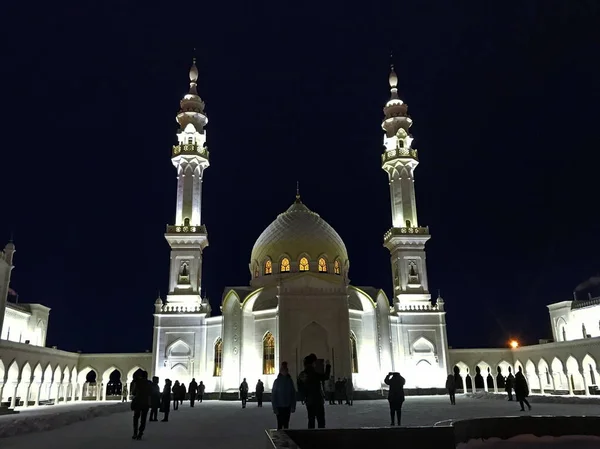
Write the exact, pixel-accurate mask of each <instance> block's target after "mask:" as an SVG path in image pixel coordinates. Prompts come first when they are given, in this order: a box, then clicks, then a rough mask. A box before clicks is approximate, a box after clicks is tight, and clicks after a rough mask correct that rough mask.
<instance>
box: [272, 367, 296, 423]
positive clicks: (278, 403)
mask: <svg viewBox="0 0 600 449" xmlns="http://www.w3.org/2000/svg"><path fill="white" fill-rule="evenodd" d="M271 405H272V406H273V413H275V415H276V416H277V430H281V429H287V428H289V426H290V415H291V414H292V413H294V412H295V411H296V388H294V381H293V380H292V376H290V373H289V371H288V364H287V362H282V363H281V367H280V369H279V375H278V376H277V379H275V382H273V388H272V389H271Z"/></svg>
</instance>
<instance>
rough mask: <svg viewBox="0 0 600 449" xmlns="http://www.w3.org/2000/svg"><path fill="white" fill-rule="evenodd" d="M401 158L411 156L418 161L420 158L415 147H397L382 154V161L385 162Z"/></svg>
mask: <svg viewBox="0 0 600 449" xmlns="http://www.w3.org/2000/svg"><path fill="white" fill-rule="evenodd" d="M399 158H411V159H415V160H417V161H418V160H419V158H418V155H417V150H415V149H413V148H396V149H395V150H386V151H385V152H384V153H383V154H382V155H381V163H382V164H385V163H386V162H389V161H391V160H393V159H399Z"/></svg>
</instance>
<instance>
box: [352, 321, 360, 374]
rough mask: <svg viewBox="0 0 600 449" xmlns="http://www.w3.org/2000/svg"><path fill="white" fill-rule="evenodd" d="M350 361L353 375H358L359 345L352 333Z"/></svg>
mask: <svg viewBox="0 0 600 449" xmlns="http://www.w3.org/2000/svg"><path fill="white" fill-rule="evenodd" d="M350 356H351V358H350V360H351V362H352V374H356V373H358V345H357V340H356V335H355V334H354V332H352V331H350Z"/></svg>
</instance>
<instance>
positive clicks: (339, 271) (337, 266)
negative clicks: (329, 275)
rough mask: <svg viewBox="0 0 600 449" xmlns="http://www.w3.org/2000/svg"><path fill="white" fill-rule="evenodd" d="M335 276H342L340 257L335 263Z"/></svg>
mask: <svg viewBox="0 0 600 449" xmlns="http://www.w3.org/2000/svg"><path fill="white" fill-rule="evenodd" d="M333 274H337V275H340V274H342V264H341V263H340V258H339V257H336V259H335V260H334V261H333Z"/></svg>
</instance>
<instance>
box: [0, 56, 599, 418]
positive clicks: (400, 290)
mask: <svg viewBox="0 0 600 449" xmlns="http://www.w3.org/2000/svg"><path fill="white" fill-rule="evenodd" d="M189 78H190V85H189V91H188V93H187V94H186V95H184V97H183V98H182V100H181V102H180V110H179V113H178V114H177V122H178V123H179V130H178V132H177V140H178V141H177V144H176V145H174V146H173V149H172V157H171V160H172V163H173V165H174V167H175V169H176V171H177V176H178V183H177V192H176V214H175V219H174V222H173V224H171V225H168V226H167V227H166V233H165V238H166V240H167V242H168V244H169V245H170V247H171V264H170V269H169V292H168V295H167V296H166V298H164V299H163V298H158V299H157V300H156V301H155V304H154V329H153V349H152V352H147V353H139V354H82V353H72V352H66V351H61V350H59V349H57V348H56V347H54V348H47V347H46V346H45V344H46V332H47V328H48V321H49V313H50V309H49V308H47V307H45V306H43V305H40V304H28V303H25V304H24V303H13V302H8V300H7V298H8V296H9V290H10V289H9V285H10V275H11V271H12V269H13V268H14V267H13V257H14V252H15V246H14V244H13V243H12V242H11V243H9V244H8V245H6V247H5V249H4V251H3V252H2V253H1V255H0V404H1V405H4V406H10V407H14V406H16V405H18V404H22V405H24V406H27V405H32V404H39V403H43V402H48V401H50V402H54V403H58V402H64V401H81V400H86V399H104V400H110V399H111V398H116V397H117V396H119V394H120V386H119V387H117V384H119V385H120V383H121V382H122V383H123V384H127V383H129V382H130V381H131V380H132V378H133V375H134V373H135V371H137V370H138V369H143V370H146V371H148V372H149V373H151V374H152V375H156V376H159V378H160V381H161V382H162V381H164V379H166V378H169V379H171V380H173V381H175V380H179V381H180V382H184V383H186V384H187V383H189V382H190V381H191V379H192V378H195V379H196V380H197V381H200V380H202V381H203V382H204V384H205V386H206V392H207V393H217V394H221V393H227V392H237V391H238V387H239V385H240V383H241V381H242V379H243V378H246V379H247V380H248V382H249V384H250V385H254V384H255V383H256V382H257V380H258V379H261V380H262V381H263V382H264V385H265V388H266V390H267V391H269V390H270V388H271V385H272V383H273V381H274V379H275V376H276V375H277V371H278V366H279V364H280V363H281V362H283V361H286V362H288V365H289V367H290V371H291V373H292V374H297V373H299V372H300V371H301V370H302V359H303V358H304V356H306V355H307V354H310V353H314V354H316V355H317V357H318V358H319V360H320V363H325V361H327V360H329V361H330V362H331V364H332V370H333V373H332V374H333V376H334V377H335V378H347V379H349V380H351V381H352V383H353V384H354V388H355V390H357V391H370V392H375V391H381V389H382V388H383V379H384V377H385V376H386V374H387V373H388V372H390V371H399V372H401V373H402V374H403V376H404V377H405V378H406V381H407V383H406V388H407V391H408V393H409V394H410V392H411V391H413V392H416V391H417V389H426V390H428V391H430V392H435V391H436V390H435V389H441V388H443V387H444V385H445V380H446V377H447V375H448V374H449V373H452V372H454V373H456V374H457V375H459V376H460V378H461V380H462V387H463V391H476V390H485V391H498V390H499V389H502V387H503V383H504V380H503V379H504V377H505V376H507V375H508V374H509V372H510V371H513V370H517V369H519V368H522V369H523V370H524V372H525V373H526V376H527V379H528V381H529V383H530V389H531V390H532V391H534V392H540V393H554V394H561V393H562V394H585V395H589V394H592V393H595V392H596V391H597V385H598V379H599V374H598V367H597V363H596V361H597V360H598V357H600V297H599V298H593V297H592V296H589V297H588V298H586V299H584V300H578V299H574V300H572V301H563V302H559V303H556V304H552V305H549V306H548V308H549V312H550V319H551V323H552V330H553V337H554V341H553V342H541V343H540V344H539V345H532V346H524V347H515V348H499V349H450V348H449V346H448V339H447V335H446V317H445V304H444V301H443V300H442V298H441V297H439V296H438V298H437V299H436V300H435V301H434V302H432V299H431V295H430V292H429V287H428V279H427V266H426V258H425V245H426V243H427V241H428V240H429V238H430V237H431V236H430V234H429V229H428V227H426V226H422V225H420V224H419V221H418V215H417V209H416V199H415V190H414V189H415V179H414V176H415V169H416V167H417V166H418V164H419V159H418V153H417V150H416V149H414V148H413V137H412V135H411V134H410V127H411V125H412V120H411V118H410V117H409V116H408V108H407V105H406V104H405V103H404V102H403V101H402V100H401V99H400V98H399V96H398V89H397V82H398V80H397V77H396V74H395V73H394V70H393V68H392V71H391V74H390V77H389V83H390V88H391V95H390V99H389V100H388V102H387V103H386V104H385V106H384V120H383V123H382V128H383V131H384V137H383V144H384V150H383V154H382V156H381V163H382V169H383V170H384V171H385V172H386V173H387V174H388V178H389V184H390V200H391V204H390V206H391V218H392V220H391V221H392V227H391V228H390V229H389V230H388V231H387V232H386V233H385V234H384V237H383V244H384V246H385V247H386V248H387V249H388V250H389V251H390V262H391V268H392V270H391V273H392V279H391V281H392V283H393V287H394V290H393V297H392V298H388V297H387V296H386V294H385V293H384V292H383V290H382V289H381V288H380V287H371V286H354V285H352V284H351V282H350V278H349V272H350V258H349V255H348V253H347V250H346V245H345V244H344V241H343V240H342V238H341V237H340V235H339V234H338V233H337V232H336V231H335V230H334V229H333V228H332V227H331V226H330V225H329V224H328V223H327V222H326V221H325V220H324V219H323V218H322V217H321V216H320V215H319V214H318V213H316V212H314V211H312V210H311V209H310V208H309V207H308V206H307V205H306V204H305V203H304V202H303V200H302V198H301V196H300V193H299V192H297V194H296V198H295V199H294V200H293V202H292V203H291V204H290V205H289V207H288V208H287V209H285V210H283V211H282V213H280V214H279V215H278V216H277V217H276V218H275V219H274V220H273V222H272V223H271V224H270V225H269V226H268V227H267V228H266V229H265V230H264V231H263V232H262V234H261V235H260V236H258V238H257V240H256V242H255V244H254V247H253V249H252V253H251V255H250V260H249V262H248V269H249V274H250V281H249V284H248V285H245V286H234V287H227V288H226V289H225V290H224V292H223V297H222V302H221V314H219V315H217V316H212V310H211V307H210V304H209V303H208V301H207V300H206V299H205V298H202V296H201V287H202V254H203V251H204V250H205V249H206V247H207V246H208V232H207V228H206V226H205V225H204V224H203V222H202V181H203V174H204V171H205V170H206V169H208V168H209V166H210V163H209V160H210V159H209V151H208V148H207V146H206V130H205V127H206V125H207V124H208V117H207V115H206V113H205V111H204V102H203V101H202V99H201V98H200V96H199V95H198V91H197V80H198V71H197V68H196V66H195V64H194V65H192V68H191V70H190V74H189ZM115 372H118V373H119V374H120V379H119V376H117V377H115V374H114V373H115ZM459 387H460V385H459Z"/></svg>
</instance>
